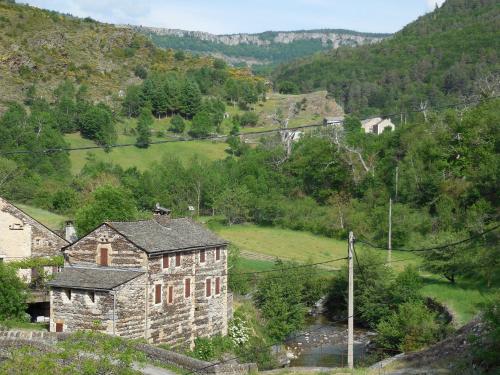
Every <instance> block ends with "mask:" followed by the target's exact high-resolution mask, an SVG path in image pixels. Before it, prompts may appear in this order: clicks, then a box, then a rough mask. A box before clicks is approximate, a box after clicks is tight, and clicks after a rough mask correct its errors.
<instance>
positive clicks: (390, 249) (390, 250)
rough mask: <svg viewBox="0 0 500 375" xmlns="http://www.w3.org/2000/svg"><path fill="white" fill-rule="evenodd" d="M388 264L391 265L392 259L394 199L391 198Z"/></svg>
mask: <svg viewBox="0 0 500 375" xmlns="http://www.w3.org/2000/svg"><path fill="white" fill-rule="evenodd" d="M387 249H388V250H387V263H388V264H389V265H391V260H392V259H391V258H392V198H389V238H388V241H387Z"/></svg>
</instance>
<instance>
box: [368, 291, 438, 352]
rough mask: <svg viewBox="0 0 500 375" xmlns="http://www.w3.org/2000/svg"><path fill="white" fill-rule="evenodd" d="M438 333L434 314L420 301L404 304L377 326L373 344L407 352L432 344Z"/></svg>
mask: <svg viewBox="0 0 500 375" xmlns="http://www.w3.org/2000/svg"><path fill="white" fill-rule="evenodd" d="M439 333H440V327H439V324H438V323H437V321H436V316H435V314H434V313H432V312H431V311H430V310H429V309H428V308H427V307H425V305H424V304H423V303H422V302H420V301H418V302H406V303H404V304H402V305H401V306H399V309H398V311H397V312H393V313H392V314H391V315H389V316H388V317H386V318H384V319H383V320H382V321H381V322H380V323H379V324H378V325H377V336H376V337H375V342H376V343H377V344H378V345H379V346H380V347H382V348H385V349H392V350H400V351H403V352H407V351H414V350H417V349H420V348H422V347H424V346H426V345H429V344H432V343H434V342H435V341H436V340H437V339H438V337H439Z"/></svg>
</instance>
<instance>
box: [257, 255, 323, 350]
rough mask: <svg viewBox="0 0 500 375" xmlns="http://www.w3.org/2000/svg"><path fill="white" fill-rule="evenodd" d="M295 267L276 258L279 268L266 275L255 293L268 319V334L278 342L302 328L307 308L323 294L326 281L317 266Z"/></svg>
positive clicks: (258, 305) (276, 266) (259, 305)
mask: <svg viewBox="0 0 500 375" xmlns="http://www.w3.org/2000/svg"><path fill="white" fill-rule="evenodd" d="M295 266H296V265H295V264H294V263H284V262H282V261H279V260H278V261H276V264H275V268H277V269H279V271H276V272H273V273H271V274H268V275H266V276H264V277H263V278H262V279H261V280H260V281H259V282H258V285H257V290H256V292H255V295H254V300H255V303H256V305H257V307H259V309H260V310H261V312H262V316H263V317H264V318H265V319H266V321H267V324H266V331H267V335H269V337H271V338H272V339H273V340H276V341H282V340H284V339H285V338H286V337H287V336H288V335H290V334H291V333H293V332H295V331H297V330H299V329H300V328H302V327H303V325H304V323H305V313H306V308H307V307H310V306H312V305H313V304H314V303H315V302H316V301H317V300H318V299H319V298H320V297H321V296H322V295H323V293H324V280H321V278H320V276H319V274H318V270H317V269H316V268H315V267H307V268H297V267H295ZM294 267H295V268H294Z"/></svg>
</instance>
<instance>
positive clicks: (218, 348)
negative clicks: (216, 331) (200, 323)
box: [187, 335, 233, 361]
mask: <svg viewBox="0 0 500 375" xmlns="http://www.w3.org/2000/svg"><path fill="white" fill-rule="evenodd" d="M232 350H233V342H232V340H231V339H230V338H229V337H227V336H220V335H216V336H214V337H211V338H205V337H197V338H196V339H195V340H194V350H193V351H192V352H188V353H187V354H189V355H191V356H192V357H194V358H198V359H201V360H203V361H211V360H214V359H220V358H222V355H223V354H224V353H228V352H231V351H232Z"/></svg>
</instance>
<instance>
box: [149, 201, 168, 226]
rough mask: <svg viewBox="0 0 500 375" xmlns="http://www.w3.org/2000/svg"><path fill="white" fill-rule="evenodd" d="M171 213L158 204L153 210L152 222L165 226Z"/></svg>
mask: <svg viewBox="0 0 500 375" xmlns="http://www.w3.org/2000/svg"><path fill="white" fill-rule="evenodd" d="M171 212H172V210H169V209H168V208H165V207H162V206H160V203H156V204H155V207H154V209H153V218H154V220H156V222H157V223H159V224H162V225H164V224H167V223H168V221H169V220H170V213H171Z"/></svg>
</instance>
